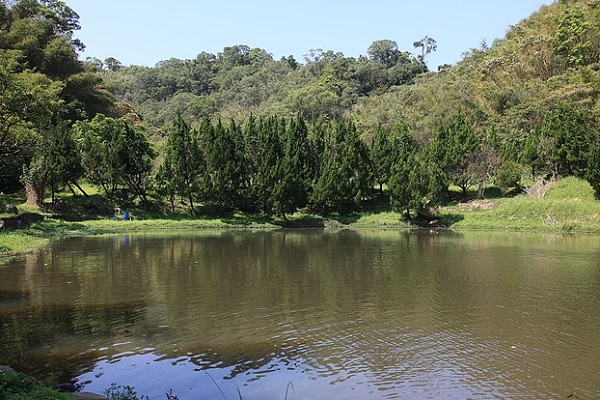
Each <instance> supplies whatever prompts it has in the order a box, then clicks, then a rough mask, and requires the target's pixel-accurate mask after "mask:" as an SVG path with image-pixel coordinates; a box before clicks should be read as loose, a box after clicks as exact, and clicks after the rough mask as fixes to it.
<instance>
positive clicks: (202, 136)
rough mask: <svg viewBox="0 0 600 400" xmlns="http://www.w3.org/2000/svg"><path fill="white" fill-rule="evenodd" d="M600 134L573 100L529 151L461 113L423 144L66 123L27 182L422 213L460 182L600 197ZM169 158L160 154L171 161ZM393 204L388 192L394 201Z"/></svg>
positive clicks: (397, 135) (350, 126) (331, 134)
mask: <svg viewBox="0 0 600 400" xmlns="http://www.w3.org/2000/svg"><path fill="white" fill-rule="evenodd" d="M595 132H596V131H595V129H594V126H593V125H592V124H591V122H590V120H589V119H588V118H586V116H585V114H584V113H582V112H581V111H580V110H578V109H577V108H576V107H574V106H573V105H569V104H562V105H560V106H559V107H557V108H556V109H555V110H553V111H551V112H549V113H548V115H547V117H546V118H545V119H544V121H543V123H542V124H541V125H540V126H539V127H538V128H537V129H536V130H535V131H534V132H532V133H531V135H530V136H529V137H528V138H527V139H526V140H525V141H524V143H522V144H518V143H507V142H506V141H503V140H501V139H499V138H498V137H497V135H495V134H494V132H493V131H492V132H490V133H488V134H482V133H481V132H478V131H477V127H476V125H475V124H474V123H473V122H472V120H471V119H470V118H469V116H468V115H467V114H465V113H463V112H458V113H457V114H455V115H454V117H452V118H451V119H450V120H448V121H446V122H442V123H440V124H439V125H438V128H437V131H436V134H435V136H434V137H432V138H429V139H427V140H426V141H425V142H424V141H419V140H417V136H416V135H414V134H413V133H412V132H411V131H410V129H409V128H408V126H407V125H406V124H404V123H398V124H396V126H395V127H394V128H393V129H391V130H386V129H384V128H379V129H378V130H377V132H375V133H374V135H373V137H372V140H371V142H370V143H369V144H367V143H366V142H365V141H364V140H363V139H362V138H361V136H360V135H359V133H358V132H357V129H356V126H355V125H354V123H352V122H351V121H347V120H337V121H325V120H319V121H316V122H313V123H312V124H310V126H308V125H307V124H306V122H305V120H304V119H303V118H302V117H301V116H297V117H295V118H292V119H290V120H286V119H284V118H282V117H278V116H272V117H268V118H255V117H250V118H248V119H247V120H245V121H242V122H241V123H240V122H236V121H233V120H232V121H231V122H229V123H223V122H221V121H220V120H217V121H211V120H209V119H204V120H202V121H201V122H200V123H199V124H198V125H197V126H196V127H194V128H193V127H192V126H191V125H190V124H189V123H188V122H187V121H186V120H185V119H184V118H182V117H181V116H179V117H178V118H176V120H175V121H174V123H173V125H172V126H171V127H170V128H169V129H167V130H166V131H165V132H164V141H163V142H162V143H161V145H160V148H158V149H156V150H155V149H154V147H153V146H152V145H151V144H150V143H149V142H148V140H147V138H146V137H145V135H144V133H143V132H142V131H141V130H140V129H138V128H136V127H133V126H131V125H129V124H128V123H127V122H126V121H125V120H123V119H114V118H110V117H106V116H104V115H102V114H98V115H97V116H96V117H94V118H93V119H92V120H91V121H79V122H77V123H75V124H74V125H73V127H72V129H70V130H69V129H68V128H67V127H66V126H65V125H64V124H63V125H60V124H59V125H58V126H57V127H56V128H55V129H54V130H53V131H52V132H50V133H49V134H48V135H46V136H45V140H44V143H43V146H42V147H41V149H40V151H39V152H38V153H37V156H36V157H35V158H34V160H33V161H32V162H31V164H30V165H29V167H28V168H26V169H25V173H24V174H23V180H24V183H26V184H27V185H28V186H29V187H30V188H33V189H34V191H37V193H38V196H37V197H38V198H39V199H43V197H44V189H45V188H47V187H50V188H51V189H52V194H53V195H54V191H55V189H56V188H57V187H58V186H60V185H61V184H66V185H67V186H68V187H69V188H71V190H72V191H73V192H75V190H74V187H77V188H79V189H80V190H83V189H81V186H80V185H79V184H78V183H77V182H78V180H79V179H81V178H84V179H86V180H87V181H89V182H92V183H94V184H96V185H98V186H100V187H101V188H102V189H103V190H104V193H105V195H106V196H107V197H115V196H117V195H125V196H127V197H130V198H134V197H136V198H138V199H139V200H140V201H141V202H142V203H143V204H150V203H151V202H155V203H156V202H158V203H159V204H167V203H168V204H170V208H171V210H172V211H175V210H176V208H177V207H179V206H182V205H183V206H184V207H186V208H189V211H190V212H191V213H192V214H196V213H197V210H198V205H199V204H201V205H202V206H203V207H209V208H211V209H214V210H219V211H233V210H241V211H245V212H263V213H265V214H268V215H280V216H282V217H284V218H285V217H286V216H287V215H289V214H290V213H293V212H295V211H296V210H298V209H302V208H307V207H308V208H310V209H312V210H313V211H316V212H318V213H332V212H336V213H349V212H353V211H357V210H360V209H361V208H362V207H363V206H364V205H365V202H366V201H368V200H370V199H373V198H375V196H377V195H378V191H377V188H379V194H383V193H384V188H387V193H388V194H389V199H390V202H391V205H392V207H393V208H395V209H397V210H399V211H402V212H404V213H405V214H406V215H407V216H410V214H411V212H414V211H417V212H419V211H422V210H423V209H425V208H427V207H430V206H435V205H437V204H440V203H441V202H442V201H443V200H444V198H446V197H447V196H448V193H449V192H448V187H449V185H450V184H454V185H456V186H458V187H460V188H461V189H462V191H463V195H467V190H468V189H469V188H470V187H473V186H476V187H478V189H479V190H478V191H479V195H480V196H481V195H483V189H484V188H485V186H486V185H487V184H489V183H492V182H495V183H496V184H498V185H500V186H504V187H514V186H518V185H519V182H520V180H521V178H522V176H523V175H524V173H526V171H529V172H527V173H528V174H529V175H530V176H532V177H543V176H554V177H556V176H566V175H575V176H580V177H585V178H587V179H588V180H589V181H590V182H591V183H592V185H593V186H594V187H595V188H596V189H598V188H599V186H600V185H599V182H600V173H598V171H599V170H600V160H599V157H598V154H600V150H599V146H598V143H597V140H596V137H597V136H596V133H595ZM159 156H160V157H159ZM386 197H387V196H386Z"/></svg>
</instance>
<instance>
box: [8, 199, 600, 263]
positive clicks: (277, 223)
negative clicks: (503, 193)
mask: <svg viewBox="0 0 600 400" xmlns="http://www.w3.org/2000/svg"><path fill="white" fill-rule="evenodd" d="M455 211H457V210H456V207H445V208H443V209H442V210H441V212H440V216H439V221H438V223H436V224H433V225H427V224H424V225H415V224H410V223H408V222H406V221H403V220H402V218H403V215H402V214H399V213H394V212H384V213H379V214H357V215H353V216H341V217H336V218H326V217H320V216H314V215H300V214H297V215H294V216H292V217H291V218H290V219H289V220H288V221H283V220H277V219H268V220H267V219H265V217H259V216H251V215H236V216H234V217H228V218H212V219H211V218H197V219H178V220H175V219H145V220H132V221H114V220H108V219H107V220H87V221H79V222H67V221H63V220H55V219H46V220H44V221H42V222H37V223H34V224H32V225H30V226H27V227H24V228H21V229H15V230H7V231H4V232H0V261H2V260H6V259H8V258H11V257H16V256H20V255H24V254H30V253H32V252H34V251H36V250H38V249H40V248H43V247H44V246H46V245H47V244H48V243H49V242H50V240H51V239H53V238H60V237H78V236H79V237H85V236H96V235H127V234H134V233H140V234H143V233H157V232H190V231H195V230H214V231H236V230H239V231H273V230H279V229H291V230H294V229H323V230H330V231H335V230H352V231H362V230H397V231H405V232H410V231H419V230H426V231H427V230H429V231H434V232H439V231H440V230H443V231H445V230H448V231H455V232H460V231H497V232H528V233H552V234H585V235H588V234H599V233H600V224H595V223H594V222H595V221H593V220H592V221H591V223H588V224H581V223H580V222H581V221H582V220H583V219H584V218H585V215H581V216H580V217H579V218H577V219H576V221H575V222H578V223H579V224H576V223H574V222H573V221H566V222H564V223H561V224H559V223H552V224H551V223H548V221H547V219H548V217H547V216H546V220H544V215H540V216H539V218H531V216H529V218H524V217H522V218H518V217H517V216H512V217H509V218H506V219H505V218H501V219H499V218H497V217H495V216H494V215H487V216H486V214H495V213H490V211H489V210H488V211H481V210H474V211H464V210H461V211H462V212H461V213H460V214H461V215H460V219H459V220H458V221H453V219H456V215H455ZM546 214H547V213H546ZM588 222H590V221H588Z"/></svg>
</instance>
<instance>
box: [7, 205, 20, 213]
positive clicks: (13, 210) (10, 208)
mask: <svg viewBox="0 0 600 400" xmlns="http://www.w3.org/2000/svg"><path fill="white" fill-rule="evenodd" d="M4 212H5V213H7V214H15V215H17V214H19V210H18V209H17V206H15V205H12V204H7V205H5V206H4Z"/></svg>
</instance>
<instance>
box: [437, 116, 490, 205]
mask: <svg viewBox="0 0 600 400" xmlns="http://www.w3.org/2000/svg"><path fill="white" fill-rule="evenodd" d="M478 146H479V139H478V137H477V135H476V134H475V130H474V128H473V122H472V121H471V120H470V119H469V117H468V116H467V115H466V114H465V113H464V112H458V113H457V114H455V115H454V116H453V117H452V118H451V119H450V121H448V122H445V123H444V122H443V123H440V124H439V125H438V130H437V133H436V137H435V139H434V140H433V142H432V144H431V154H432V157H433V159H434V160H436V162H437V163H439V165H440V166H441V167H442V169H443V170H444V171H445V172H446V174H447V176H448V179H449V180H450V181H451V182H453V183H454V184H456V185H457V186H458V187H460V188H461V189H462V193H463V196H466V194H467V189H468V188H469V186H470V184H471V183H472V175H471V174H469V164H470V160H471V158H472V153H473V151H475V149H476V148H477V147H478Z"/></svg>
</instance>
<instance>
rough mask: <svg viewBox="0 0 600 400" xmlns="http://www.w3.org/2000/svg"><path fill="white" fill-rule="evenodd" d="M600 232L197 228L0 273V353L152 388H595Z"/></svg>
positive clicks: (58, 250) (447, 393) (373, 393)
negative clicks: (420, 231)
mask: <svg viewBox="0 0 600 400" xmlns="http://www.w3.org/2000/svg"><path fill="white" fill-rule="evenodd" d="M599 327H600V237H596V236H548V235H536V234H518V233H490V232H468V233H462V234H457V233H443V234H438V233H435V232H423V233H416V234H415V233H412V234H408V233H401V232H394V231H383V232H375V231H374V232H349V231H339V232H328V231H322V230H313V231H311V230H307V231H302V230H296V231H284V230H281V231H275V232H220V231H211V232H197V233H194V234H189V233H188V234H166V235H161V236H157V235H131V236H115V237H92V238H70V239H63V240H57V241H54V242H52V243H51V245H50V246H48V247H47V248H46V249H44V250H42V251H40V252H39V253H37V254H33V255H29V256H26V257H22V258H17V259H14V260H10V261H8V262H7V263H5V265H3V266H1V267H0V364H8V365H11V366H13V367H14V368H16V369H18V370H21V371H24V372H28V373H31V374H33V375H34V376H36V377H38V378H43V379H46V380H47V381H52V382H57V381H62V382H64V381H69V380H70V379H71V378H77V379H78V381H79V382H80V383H82V384H84V385H85V390H86V391H95V392H100V393H101V392H102V391H103V390H104V389H106V388H107V387H109V386H110V385H111V384H112V383H116V384H119V385H130V386H133V387H135V389H136V391H137V392H138V394H144V395H148V396H150V399H151V400H155V399H165V392H167V391H168V390H169V389H172V390H173V393H174V394H176V395H177V396H178V397H179V399H180V400H185V399H200V398H203V399H223V398H227V399H238V398H240V395H241V397H242V398H243V399H245V400H253V399H284V398H286V391H287V392H288V393H287V398H288V399H329V400H331V399H344V400H346V399H388V398H389V399H393V398H402V399H405V398H436V399H437V398H472V399H489V398H513V399H515V398H536V399H541V398H567V396H569V395H570V394H572V393H574V394H576V395H577V396H578V397H579V398H580V399H592V400H593V399H596V398H598V397H600V331H599Z"/></svg>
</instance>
